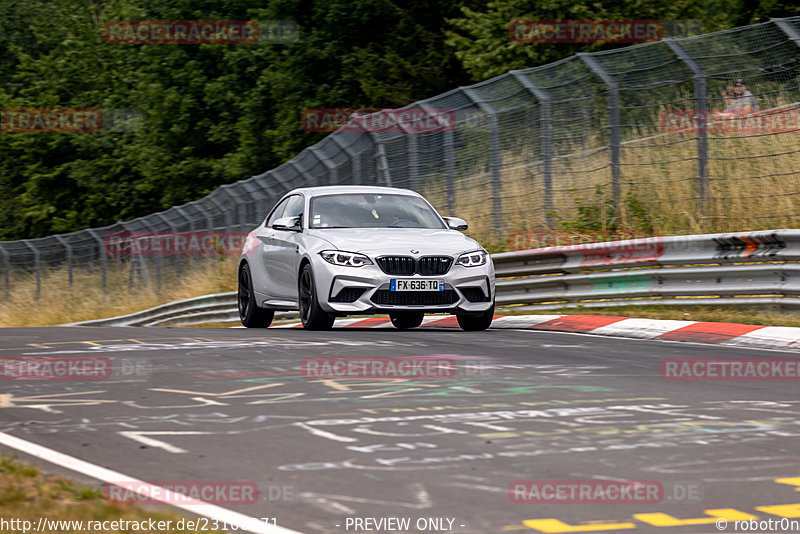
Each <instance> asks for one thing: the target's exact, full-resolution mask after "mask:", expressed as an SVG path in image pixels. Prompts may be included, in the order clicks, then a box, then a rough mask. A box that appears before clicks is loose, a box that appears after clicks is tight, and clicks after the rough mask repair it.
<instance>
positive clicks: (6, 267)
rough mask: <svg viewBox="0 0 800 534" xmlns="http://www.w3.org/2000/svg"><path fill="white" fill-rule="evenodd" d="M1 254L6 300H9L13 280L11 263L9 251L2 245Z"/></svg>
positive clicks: (0, 246)
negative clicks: (10, 276) (10, 277)
mask: <svg viewBox="0 0 800 534" xmlns="http://www.w3.org/2000/svg"><path fill="white" fill-rule="evenodd" d="M0 252H2V253H3V265H4V267H3V281H4V282H5V287H6V300H8V299H9V298H10V297H11V280H10V279H9V274H10V271H11V261H10V259H9V257H8V251H7V250H6V249H5V247H3V246H2V245H0Z"/></svg>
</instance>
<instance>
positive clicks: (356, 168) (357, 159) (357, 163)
mask: <svg viewBox="0 0 800 534" xmlns="http://www.w3.org/2000/svg"><path fill="white" fill-rule="evenodd" d="M340 137H341V135H339V134H337V133H332V134H331V135H330V138H331V140H332V141H333V142H334V143H336V145H337V146H338V147H339V148H340V149H342V151H344V152H345V153H346V154H347V155H348V156H350V161H351V162H352V169H353V185H361V184H362V183H363V180H362V178H361V155H362V154H363V152H362V153H358V154H356V153H355V152H354V151H353V150H352V149H351V148H350V146H349V145H346V144H344V141H342V140H341V139H340Z"/></svg>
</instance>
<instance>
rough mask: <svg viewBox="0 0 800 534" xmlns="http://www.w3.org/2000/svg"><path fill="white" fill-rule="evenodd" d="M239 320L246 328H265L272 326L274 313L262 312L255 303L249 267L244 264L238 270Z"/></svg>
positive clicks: (270, 311) (269, 311)
mask: <svg viewBox="0 0 800 534" xmlns="http://www.w3.org/2000/svg"><path fill="white" fill-rule="evenodd" d="M237 301H238V303H239V319H240V320H241V321H242V324H243V325H244V326H245V327H247V328H267V327H268V326H269V325H271V324H272V319H273V318H274V317H275V312H274V311H272V310H264V309H262V308H259V307H258V304H257V303H256V294H255V292H254V291H253V277H252V275H251V274H250V266H249V265H247V264H246V263H245V264H244V265H243V266H242V268H241V269H239V291H238V295H237Z"/></svg>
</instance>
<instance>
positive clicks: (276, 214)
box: [264, 197, 294, 228]
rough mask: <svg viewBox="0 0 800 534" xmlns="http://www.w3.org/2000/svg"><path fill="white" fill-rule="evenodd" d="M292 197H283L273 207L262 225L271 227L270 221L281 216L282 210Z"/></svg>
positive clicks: (272, 221)
mask: <svg viewBox="0 0 800 534" xmlns="http://www.w3.org/2000/svg"><path fill="white" fill-rule="evenodd" d="M292 198H294V197H289V198H285V199H283V201H282V202H281V203H280V204H278V205H277V206H276V207H275V209H274V210H273V211H272V213H271V214H270V216H269V217H268V218H267V222H266V223H264V226H266V227H267V228H272V223H274V222H275V219H280V218H281V217H282V216H283V215H282V214H283V211H284V210H285V209H286V205H287V204H288V203H289V201H290V200H291V199H292Z"/></svg>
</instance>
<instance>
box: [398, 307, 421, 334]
mask: <svg viewBox="0 0 800 534" xmlns="http://www.w3.org/2000/svg"><path fill="white" fill-rule="evenodd" d="M424 317H425V312H417V311H406V312H395V313H390V314H389V318H390V319H391V320H392V324H393V325H394V327H395V328H397V329H398V330H408V329H409V328H416V327H418V326H419V325H421V324H422V319H423V318H424Z"/></svg>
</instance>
